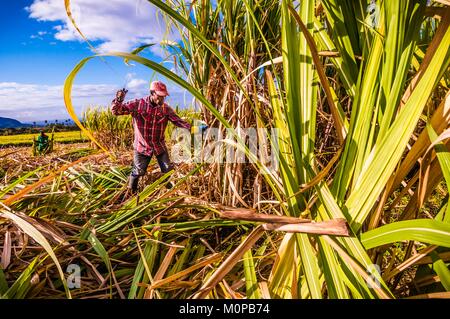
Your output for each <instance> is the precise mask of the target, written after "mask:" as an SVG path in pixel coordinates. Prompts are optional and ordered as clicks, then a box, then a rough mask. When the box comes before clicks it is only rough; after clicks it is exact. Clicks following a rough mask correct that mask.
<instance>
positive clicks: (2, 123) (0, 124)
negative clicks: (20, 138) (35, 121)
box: [0, 117, 30, 129]
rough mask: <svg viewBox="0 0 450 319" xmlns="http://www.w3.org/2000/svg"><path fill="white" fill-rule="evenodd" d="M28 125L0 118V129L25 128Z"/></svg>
mask: <svg viewBox="0 0 450 319" xmlns="http://www.w3.org/2000/svg"><path fill="white" fill-rule="evenodd" d="M27 126H30V125H29V124H24V123H21V122H19V121H18V120H15V119H10V118H7V117H0V129H2V128H17V127H27Z"/></svg>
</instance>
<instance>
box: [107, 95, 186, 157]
mask: <svg viewBox="0 0 450 319" xmlns="http://www.w3.org/2000/svg"><path fill="white" fill-rule="evenodd" d="M111 111H112V113H113V114H114V115H126V114H131V116H132V117H133V128H134V144H133V146H134V149H135V150H136V151H137V152H138V153H141V154H144V155H148V156H152V155H153V154H155V155H159V154H161V153H163V152H165V151H167V147H166V142H165V139H164V132H165V130H166V126H167V121H171V122H172V123H173V124H175V125H176V126H178V127H182V128H185V129H188V130H190V129H191V125H190V124H189V123H188V122H186V121H184V120H182V119H181V118H180V117H179V116H178V115H177V114H176V113H175V112H174V110H173V109H172V108H171V107H170V106H168V105H167V104H165V103H164V105H162V106H160V105H156V104H153V103H152V102H151V100H150V96H147V97H145V98H142V99H136V100H131V101H128V102H125V103H120V102H118V101H117V100H116V99H114V100H113V101H112V105H111Z"/></svg>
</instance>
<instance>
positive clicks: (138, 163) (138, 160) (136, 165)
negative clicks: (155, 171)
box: [129, 151, 173, 192]
mask: <svg viewBox="0 0 450 319" xmlns="http://www.w3.org/2000/svg"><path fill="white" fill-rule="evenodd" d="M151 159H152V156H147V155H144V154H141V153H138V152H136V151H134V156H133V169H132V171H131V175H130V184H129V188H130V189H131V191H132V192H137V189H138V183H139V177H141V176H144V175H145V173H146V172H147V167H148V164H149V163H150V160H151ZM156 159H157V161H158V164H159V167H160V168H161V172H162V173H163V174H165V173H167V172H168V171H170V170H172V169H173V165H172V163H171V162H170V159H169V154H168V153H167V152H163V153H161V154H159V155H157V156H156ZM167 187H168V188H170V187H171V184H170V183H167Z"/></svg>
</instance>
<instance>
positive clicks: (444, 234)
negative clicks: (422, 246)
mask: <svg viewBox="0 0 450 319" xmlns="http://www.w3.org/2000/svg"><path fill="white" fill-rule="evenodd" d="M405 240H415V241H419V242H422V243H427V244H431V245H437V246H442V247H450V224H448V223H444V222H440V221H436V220H429V219H416V220H406V221H400V222H395V223H392V224H388V225H384V226H381V227H378V228H376V229H374V230H370V231H368V232H365V233H363V234H362V235H361V243H362V244H363V245H364V247H365V248H366V249H371V248H374V247H378V246H382V245H386V244H391V243H395V242H399V241H405Z"/></svg>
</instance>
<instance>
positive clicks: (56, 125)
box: [0, 119, 80, 136]
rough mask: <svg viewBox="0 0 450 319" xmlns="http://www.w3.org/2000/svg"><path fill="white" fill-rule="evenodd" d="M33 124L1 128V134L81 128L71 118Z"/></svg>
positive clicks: (76, 129) (66, 130) (77, 129)
mask: <svg viewBox="0 0 450 319" xmlns="http://www.w3.org/2000/svg"><path fill="white" fill-rule="evenodd" d="M32 124H33V125H32V126H28V127H15V128H3V129H0V135H3V136H7V135H17V134H37V133H40V131H41V130H44V132H46V133H50V132H52V130H53V129H54V131H55V132H68V131H79V130H80V128H79V127H78V126H77V125H76V124H74V123H73V122H72V121H71V120H70V119H68V120H64V121H61V120H59V121H58V120H55V121H54V122H53V123H49V121H47V120H45V121H44V125H42V124H37V123H36V122H32Z"/></svg>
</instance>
